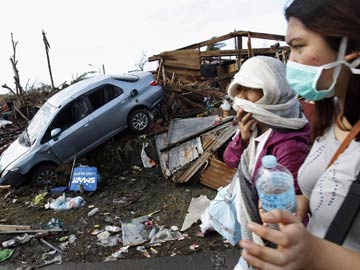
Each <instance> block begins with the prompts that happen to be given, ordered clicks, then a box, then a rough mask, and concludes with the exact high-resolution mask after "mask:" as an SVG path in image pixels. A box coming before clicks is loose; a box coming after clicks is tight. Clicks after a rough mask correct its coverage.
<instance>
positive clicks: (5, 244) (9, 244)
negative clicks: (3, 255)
mask: <svg viewBox="0 0 360 270" xmlns="http://www.w3.org/2000/svg"><path fill="white" fill-rule="evenodd" d="M15 245H16V241H15V239H10V240H7V241H4V242H2V246H3V247H4V248H7V247H13V246H15Z"/></svg>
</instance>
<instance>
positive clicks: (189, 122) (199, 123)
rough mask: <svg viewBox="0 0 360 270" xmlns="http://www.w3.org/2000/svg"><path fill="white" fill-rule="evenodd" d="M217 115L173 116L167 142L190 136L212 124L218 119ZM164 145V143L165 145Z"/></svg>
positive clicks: (174, 141)
mask: <svg viewBox="0 0 360 270" xmlns="http://www.w3.org/2000/svg"><path fill="white" fill-rule="evenodd" d="M218 118H219V117H218V116H217V115H212V116H208V117H193V118H185V119H183V118H175V119H173V120H172V121H171V123H170V126H169V131H168V138H167V144H171V143H176V142H178V141H180V140H182V139H184V138H185V137H190V136H191V135H193V134H197V133H199V132H201V131H202V130H206V129H207V128H209V127H211V126H213V125H214V124H215V122H216V121H217V120H218ZM165 146H166V145H165Z"/></svg>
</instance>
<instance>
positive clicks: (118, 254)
mask: <svg viewBox="0 0 360 270" xmlns="http://www.w3.org/2000/svg"><path fill="white" fill-rule="evenodd" d="M128 251H129V246H125V247H121V248H120V249H119V250H117V251H115V252H114V253H112V254H111V256H108V257H106V258H105V262H110V261H116V260H117V259H118V258H121V257H122V256H123V253H127V252H128Z"/></svg>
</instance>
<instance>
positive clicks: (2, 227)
mask: <svg viewBox="0 0 360 270" xmlns="http://www.w3.org/2000/svg"><path fill="white" fill-rule="evenodd" d="M14 230H31V226H28V225H5V224H0V231H14Z"/></svg>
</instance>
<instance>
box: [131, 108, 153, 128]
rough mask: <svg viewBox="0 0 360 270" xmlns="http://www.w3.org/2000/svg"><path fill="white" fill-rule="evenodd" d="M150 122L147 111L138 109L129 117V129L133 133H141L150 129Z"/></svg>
mask: <svg viewBox="0 0 360 270" xmlns="http://www.w3.org/2000/svg"><path fill="white" fill-rule="evenodd" d="M150 121H151V120H150V115H149V112H148V111H147V110H145V109H136V110H134V111H132V112H131V113H130V115H129V119H128V122H129V128H130V129H131V130H132V131H136V132H141V131H144V130H146V129H147V128H148V126H149V125H150Z"/></svg>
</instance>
